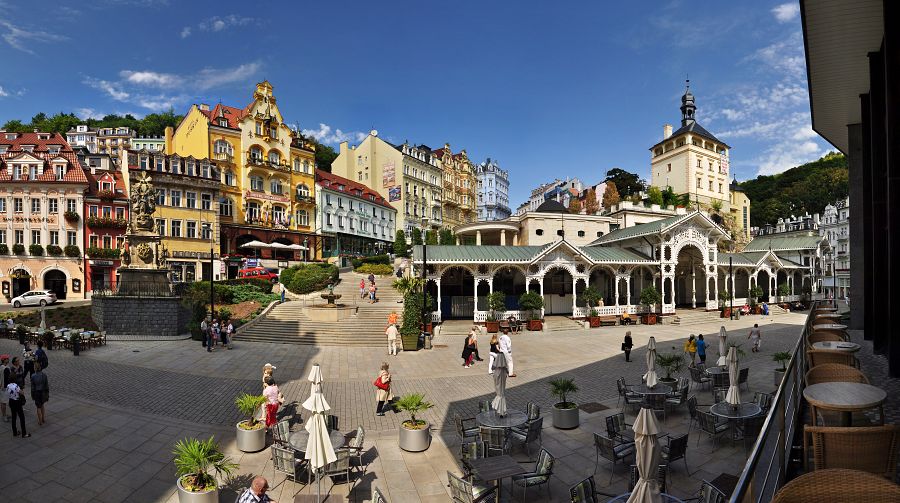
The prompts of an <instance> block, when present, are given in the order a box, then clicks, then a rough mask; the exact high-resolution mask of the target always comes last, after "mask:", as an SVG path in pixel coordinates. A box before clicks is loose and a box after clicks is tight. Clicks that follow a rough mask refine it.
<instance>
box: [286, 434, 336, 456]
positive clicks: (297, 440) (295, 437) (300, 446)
mask: <svg viewBox="0 0 900 503" xmlns="http://www.w3.org/2000/svg"><path fill="white" fill-rule="evenodd" d="M328 439H329V440H331V447H333V448H335V449H337V448H338V447H341V446H343V445H344V441H345V440H346V439H345V438H344V434H343V433H341V432H339V431H337V430H331V431H330V432H329V433H328ZM288 441H289V442H290V443H291V447H293V448H294V449H297V450H298V451H300V452H304V453H305V452H306V444H307V443H308V442H309V432H308V431H306V428H302V429H300V430H299V431H295V432H293V433H291V436H290V437H288Z"/></svg>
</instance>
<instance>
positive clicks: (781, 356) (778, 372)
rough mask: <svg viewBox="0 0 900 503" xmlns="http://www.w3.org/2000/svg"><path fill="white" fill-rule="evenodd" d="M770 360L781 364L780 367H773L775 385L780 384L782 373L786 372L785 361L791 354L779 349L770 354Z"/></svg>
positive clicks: (782, 377)
mask: <svg viewBox="0 0 900 503" xmlns="http://www.w3.org/2000/svg"><path fill="white" fill-rule="evenodd" d="M772 360H773V361H776V362H778V363H780V364H781V368H780V369H775V386H776V387H777V386H781V381H782V380H784V373H785V372H787V362H789V361H790V360H791V354H790V353H788V352H787V351H779V352H778V353H775V354H773V355H772Z"/></svg>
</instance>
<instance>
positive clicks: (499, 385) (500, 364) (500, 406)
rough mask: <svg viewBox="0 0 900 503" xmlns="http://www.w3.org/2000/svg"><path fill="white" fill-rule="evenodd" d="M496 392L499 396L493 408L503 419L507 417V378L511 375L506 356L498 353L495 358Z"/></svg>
mask: <svg viewBox="0 0 900 503" xmlns="http://www.w3.org/2000/svg"><path fill="white" fill-rule="evenodd" d="M491 370H493V371H494V391H495V392H496V393H497V396H495V397H494V400H493V401H492V402H491V407H492V408H493V409H494V410H495V411H496V412H497V415H498V416H500V417H503V416H505V415H506V376H507V375H509V366H508V365H507V364H506V355H505V354H503V353H498V354H497V356H495V357H494V366H493V367H491Z"/></svg>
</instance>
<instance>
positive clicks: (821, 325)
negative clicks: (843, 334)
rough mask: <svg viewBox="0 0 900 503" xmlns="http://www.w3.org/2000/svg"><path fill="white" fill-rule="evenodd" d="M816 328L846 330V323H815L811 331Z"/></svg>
mask: <svg viewBox="0 0 900 503" xmlns="http://www.w3.org/2000/svg"><path fill="white" fill-rule="evenodd" d="M816 330H847V325H841V324H840V323H816V324H814V325H813V332H815V331H816Z"/></svg>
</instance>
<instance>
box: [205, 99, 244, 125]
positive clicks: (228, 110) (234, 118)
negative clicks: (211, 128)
mask: <svg viewBox="0 0 900 503" xmlns="http://www.w3.org/2000/svg"><path fill="white" fill-rule="evenodd" d="M249 109H250V105H247V107H246V108H244V109H240V108H235V107H230V106H227V105H223V104H221V103H219V104H218V105H216V107H215V108H213V109H212V110H200V113H202V114H203V115H205V116H206V118H207V119H209V121H210V122H211V123H213V124H215V125H217V126H218V125H219V121H218V118H219V115H220V114H221V115H222V116H223V117H225V118H226V119H228V126H227V127H230V128H232V129H239V128H240V126H239V125H238V123H239V122H240V121H241V119H243V118H244V117H245V116H246V115H247V114H248V113H249Z"/></svg>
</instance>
